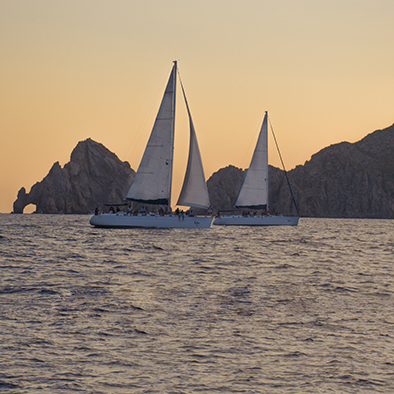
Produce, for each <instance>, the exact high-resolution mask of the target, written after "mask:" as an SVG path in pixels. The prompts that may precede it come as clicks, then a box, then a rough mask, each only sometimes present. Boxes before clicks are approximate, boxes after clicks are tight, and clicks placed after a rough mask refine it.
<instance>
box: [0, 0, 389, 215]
mask: <svg viewBox="0 0 394 394" xmlns="http://www.w3.org/2000/svg"><path fill="white" fill-rule="evenodd" d="M393 19H394V1H393V0H375V1H372V0H331V1H320V0H244V1H239V0H238V1H233V0H209V1H207V0H199V1H194V2H192V1H187V0H167V1H159V0H145V1H141V0H140V1H134V0H112V1H103V0H83V1H81V0H78V1H77V0H67V1H65V0H64V1H53V0H34V1H31V0H0V51H1V62H0V108H1V110H0V111H1V112H0V131H1V144H0V169H1V172H0V185H1V193H0V212H3V213H8V212H11V211H12V203H13V202H14V200H15V199H16V196H17V192H18V190H19V189H20V188H21V187H22V186H24V187H25V188H26V190H27V192H29V191H30V188H31V186H32V185H33V184H34V183H36V182H38V181H41V180H42V179H43V178H44V177H45V176H46V175H47V173H48V171H49V169H50V168H51V166H52V164H53V163H54V162H56V161H59V162H60V165H61V166H63V165H64V164H65V163H67V162H68V161H69V159H70V154H71V152H72V150H73V148H74V147H75V146H76V145H77V143H78V142H79V141H82V140H85V139H86V138H89V137H90V138H92V139H93V140H95V141H97V142H100V143H102V144H104V145H105V146H106V147H107V148H108V149H109V150H111V151H112V152H114V153H116V154H117V155H118V157H119V158H120V159H121V160H127V161H128V162H129V163H130V164H131V166H132V168H134V169H135V170H136V169H137V167H138V164H139V161H140V158H141V156H142V154H143V150H144V147H145V144H146V142H147V140H148V137H149V133H150V131H151V127H152V125H153V121H154V117H155V115H156V113H157V110H158V106H159V103H160V100H161V96H162V94H163V91H164V88H165V85H166V82H167V79H168V76H169V73H170V70H171V67H172V61H173V60H178V61H179V63H178V66H179V71H180V74H181V78H182V82H183V84H184V86H185V90H186V95H187V98H188V102H189V105H190V109H191V113H192V116H193V121H194V125H195V128H196V132H197V137H198V140H199V144H200V150H201V155H202V158H203V162H204V169H205V175H206V178H207V179H208V178H209V177H210V176H211V175H212V173H213V172H215V171H217V170H218V169H220V168H222V167H225V166H227V165H229V164H232V165H235V166H237V167H242V168H246V167H247V166H248V165H249V161H250V158H251V154H252V152H253V149H254V144H255V142H256V139H257V134H258V132H259V129H260V126H261V122H262V119H263V116H264V111H266V110H268V111H269V115H270V119H271V123H272V125H273V128H274V131H275V133H276V137H277V140H278V143H279V146H280V148H281V153H282V156H283V158H284V161H285V164H286V168H287V169H288V170H290V169H292V168H294V167H295V166H296V165H299V164H304V162H305V161H307V160H309V159H310V157H311V155H312V154H314V153H316V152H318V151H319V150H320V149H322V148H324V147H326V146H328V145H331V144H335V143H338V142H341V141H349V142H355V141H357V140H360V139H361V138H363V137H364V136H365V135H366V134H368V133H370V132H372V131H374V130H377V129H381V128H385V127H388V126H390V125H392V124H393V123H394V94H393V93H394V46H393V45H394V23H393ZM178 93H179V94H178V98H181V95H180V90H179V91H178ZM175 139H176V142H175V148H176V150H175V174H174V181H175V184H174V193H175V194H178V192H179V189H180V187H181V182H182V177H183V174H184V170H185V165H186V153H187V148H188V124H187V119H186V109H185V106H184V104H183V103H182V102H181V100H179V102H178V108H177V125H176V136H175ZM271 142H272V139H271V140H270V143H271ZM269 152H270V158H269V162H270V164H272V165H275V166H278V167H279V166H280V164H279V159H278V155H277V153H276V151H275V147H274V144H273V143H271V145H270V149H269ZM175 198H176V197H174V199H175Z"/></svg>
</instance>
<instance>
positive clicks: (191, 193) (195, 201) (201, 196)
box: [177, 84, 210, 208]
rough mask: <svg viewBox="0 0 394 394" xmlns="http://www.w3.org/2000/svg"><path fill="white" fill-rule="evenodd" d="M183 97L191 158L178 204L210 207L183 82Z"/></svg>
mask: <svg viewBox="0 0 394 394" xmlns="http://www.w3.org/2000/svg"><path fill="white" fill-rule="evenodd" d="M181 87H182V92H183V97H184V99H185V104H186V108H187V113H188V115H189V123H190V144H189V158H188V162H187V168H186V173H185V178H184V181H183V186H182V190H181V193H180V195H179V199H178V202H177V205H184V206H191V207H196V208H208V207H209V205H210V203H209V196H208V189H207V184H206V182H205V176H204V169H203V165H202V160H201V154H200V149H199V148H198V142H197V136H196V132H195V130H194V125H193V120H192V116H191V113H190V110H189V105H188V103H187V100H186V94H185V90H184V89H183V85H182V84H181Z"/></svg>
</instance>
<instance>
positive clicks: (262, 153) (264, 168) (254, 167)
mask: <svg viewBox="0 0 394 394" xmlns="http://www.w3.org/2000/svg"><path fill="white" fill-rule="evenodd" d="M267 145H268V113H267V112H266V113H265V116H264V120H263V124H262V126H261V130H260V134H259V138H258V140H257V144H256V148H255V150H254V153H253V157H252V160H251V162H250V165H249V168H248V171H247V173H246V177H245V180H244V183H243V185H242V188H241V190H240V192H239V195H238V199H237V202H236V203H235V206H236V207H238V208H241V207H244V208H250V209H264V208H268V146H267Z"/></svg>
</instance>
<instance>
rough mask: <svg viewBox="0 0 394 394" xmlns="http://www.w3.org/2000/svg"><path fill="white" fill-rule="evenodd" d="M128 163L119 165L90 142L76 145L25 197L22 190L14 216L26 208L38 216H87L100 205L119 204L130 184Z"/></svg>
mask: <svg viewBox="0 0 394 394" xmlns="http://www.w3.org/2000/svg"><path fill="white" fill-rule="evenodd" d="M134 176H135V172H134V170H133V169H131V168H130V165H129V163H127V162H122V161H121V160H119V159H118V157H117V156H116V155H115V154H114V153H112V152H110V151H109V150H108V149H107V148H105V147H104V145H102V144H99V143H97V142H95V141H93V140H91V139H90V138H88V139H87V140H85V141H82V142H79V143H78V145H77V146H76V147H75V149H74V150H73V152H72V153H71V158H70V162H69V163H67V164H65V166H64V168H61V167H60V165H59V162H56V163H55V164H54V165H53V166H52V168H51V169H50V171H49V173H48V175H47V176H46V177H45V178H44V179H43V180H42V181H41V182H37V183H36V184H35V185H34V186H33V187H32V188H31V190H30V193H26V190H25V188H24V187H22V188H21V189H20V190H19V192H18V198H17V200H16V201H15V202H14V213H22V212H23V209H24V208H25V206H26V205H28V204H35V205H36V212H42V213H65V214H67V213H73V214H84V213H90V212H93V211H94V210H95V208H96V207H99V208H100V209H104V205H103V204H104V203H121V202H122V199H123V198H124V197H125V196H126V193H127V191H128V189H129V187H130V185H131V183H132V182H133V180H134Z"/></svg>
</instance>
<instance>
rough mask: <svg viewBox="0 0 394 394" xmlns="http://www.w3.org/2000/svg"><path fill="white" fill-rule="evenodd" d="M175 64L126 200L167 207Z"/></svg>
mask: <svg viewBox="0 0 394 394" xmlns="http://www.w3.org/2000/svg"><path fill="white" fill-rule="evenodd" d="M176 72H177V63H176V62H174V66H173V68H172V71H171V74H170V78H169V80H168V84H167V87H166V89H165V92H164V96H163V99H162V102H161V105H160V108H159V112H158V114H157V116H156V120H155V123H154V126H153V129H152V132H151V135H150V138H149V141H148V144H147V146H146V148H145V152H144V155H143V157H142V160H141V163H140V165H139V167H138V170H137V173H136V175H135V179H134V182H133V184H132V185H131V187H130V189H129V192H128V193H127V196H126V198H127V199H128V200H132V201H138V202H142V203H146V204H161V205H167V204H168V205H169V203H170V197H171V177H172V164H173V145H174V125H175V95H176Z"/></svg>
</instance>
